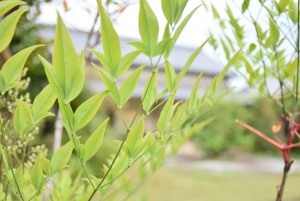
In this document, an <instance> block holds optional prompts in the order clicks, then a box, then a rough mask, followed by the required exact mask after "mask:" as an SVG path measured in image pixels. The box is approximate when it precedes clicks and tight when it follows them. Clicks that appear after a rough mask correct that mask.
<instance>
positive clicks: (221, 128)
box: [193, 98, 280, 156]
mask: <svg viewBox="0 0 300 201" xmlns="http://www.w3.org/2000/svg"><path fill="white" fill-rule="evenodd" d="M279 114H280V113H279V112H277V111H275V106H274V105H273V102H272V101H271V100H269V99H267V98H261V99H258V100H256V101H255V102H254V103H253V104H251V105H245V104H243V103H240V102H237V101H234V100H224V101H223V102H220V103H219V104H218V105H215V107H213V109H211V110H209V111H207V112H206V114H205V115H202V117H201V118H203V119H206V118H208V117H209V116H211V115H213V116H215V120H214V121H213V122H212V123H211V124H209V125H208V126H207V127H206V129H203V130H202V131H201V132H199V133H197V134H196V135H194V138H193V140H194V142H196V144H197V146H198V147H199V148H200V149H201V150H203V151H204V152H205V153H206V154H207V155H208V156H220V155H226V153H228V152H229V151H232V150H235V151H243V152H256V153H260V154H267V155H270V154H272V155H273V154H278V152H277V150H276V149H275V148H274V147H272V146H271V145H269V144H268V143H264V141H263V140H261V139H260V138H258V137H257V136H255V135H254V134H252V133H251V132H249V131H248V130H246V129H244V128H242V127H240V126H238V125H237V124H235V120H236V119H240V120H242V121H244V122H246V123H247V124H249V125H251V126H253V127H255V128H256V129H258V130H260V131H261V132H263V133H265V134H266V135H268V136H270V137H273V136H272V125H273V124H274V123H275V122H278V121H280V119H279ZM266 150H267V151H266Z"/></svg>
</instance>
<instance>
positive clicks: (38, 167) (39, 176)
mask: <svg viewBox="0 0 300 201" xmlns="http://www.w3.org/2000/svg"><path fill="white" fill-rule="evenodd" d="M31 181H32V184H33V186H34V187H35V189H36V190H40V188H41V187H42V186H43V183H44V174H43V166H42V162H41V160H40V159H38V160H36V161H35V163H34V165H33V166H32V169H31Z"/></svg>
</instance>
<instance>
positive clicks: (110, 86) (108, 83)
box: [94, 65, 121, 106]
mask: <svg viewBox="0 0 300 201" xmlns="http://www.w3.org/2000/svg"><path fill="white" fill-rule="evenodd" d="M94 66H95V68H96V69H97V70H98V72H99V74H100V77H101V79H102V81H103V83H104V86H105V88H106V89H107V90H109V92H110V94H111V96H112V98H113V99H114V101H115V102H116V104H117V105H118V106H119V105H121V100H120V93H119V90H118V88H117V85H116V83H115V82H114V81H112V80H111V79H110V77H108V76H107V75H106V73H105V72H103V70H101V69H100V68H98V67H97V66H96V65H94Z"/></svg>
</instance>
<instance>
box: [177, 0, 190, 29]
mask: <svg viewBox="0 0 300 201" xmlns="http://www.w3.org/2000/svg"><path fill="white" fill-rule="evenodd" d="M177 1H178V8H177V10H176V13H175V16H174V19H175V20H174V22H175V24H177V22H178V21H179V20H180V18H181V16H182V13H183V11H184V9H185V6H186V4H187V2H188V0H177Z"/></svg>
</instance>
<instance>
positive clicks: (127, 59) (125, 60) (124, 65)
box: [116, 51, 141, 78]
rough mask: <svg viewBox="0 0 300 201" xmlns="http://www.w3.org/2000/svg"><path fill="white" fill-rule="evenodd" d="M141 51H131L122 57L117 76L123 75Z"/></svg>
mask: <svg viewBox="0 0 300 201" xmlns="http://www.w3.org/2000/svg"><path fill="white" fill-rule="evenodd" d="M140 53H141V51H134V52H129V53H128V54H126V55H124V56H123V57H122V58H121V61H120V64H119V66H118V69H117V72H116V78H118V77H120V76H121V75H123V74H124V73H125V72H126V71H127V70H128V69H129V68H130V66H131V65H132V63H133V61H134V60H135V58H136V57H137V56H138V55H140Z"/></svg>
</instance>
